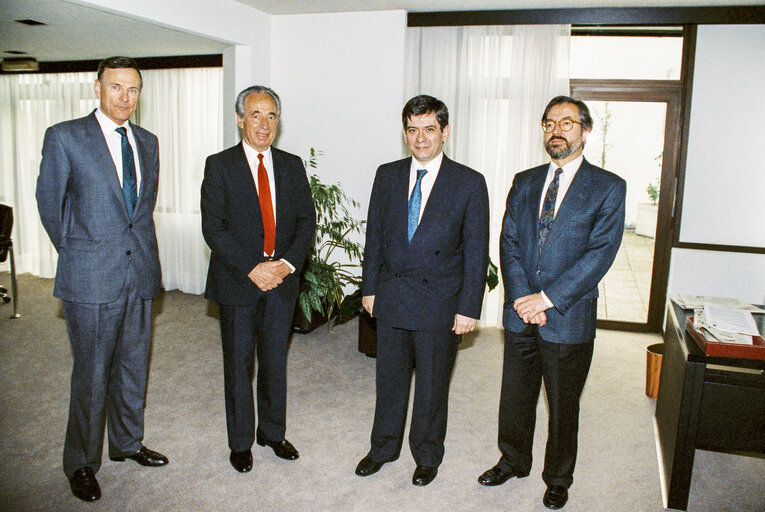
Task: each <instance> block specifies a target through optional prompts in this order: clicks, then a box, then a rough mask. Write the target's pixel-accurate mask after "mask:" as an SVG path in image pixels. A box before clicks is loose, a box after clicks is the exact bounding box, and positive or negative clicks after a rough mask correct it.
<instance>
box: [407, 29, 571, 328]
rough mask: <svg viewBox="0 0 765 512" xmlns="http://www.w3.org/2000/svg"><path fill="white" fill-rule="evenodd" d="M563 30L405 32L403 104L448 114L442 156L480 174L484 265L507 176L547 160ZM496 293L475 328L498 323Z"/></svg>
mask: <svg viewBox="0 0 765 512" xmlns="http://www.w3.org/2000/svg"><path fill="white" fill-rule="evenodd" d="M570 32H571V27H570V25H531V26H525V25H510V26H478V27H434V28H424V27H417V28H409V29H407V40H406V57H407V60H406V78H405V91H406V97H407V98H410V97H412V96H415V95H417V94H430V95H432V96H436V97H437V98H439V99H441V100H443V101H444V103H446V105H447V107H448V108H449V124H450V125H451V138H450V140H449V141H448V142H447V144H446V146H445V151H446V153H447V154H448V155H449V156H450V157H451V158H453V159H454V160H457V161H458V162H461V163H464V164H466V165H468V166H470V167H472V168H474V169H476V170H478V171H480V172H482V173H483V174H484V176H485V177H486V183H487V185H488V187H489V201H490V208H491V231H490V233H491V242H490V249H489V251H490V255H491V259H492V261H493V262H494V263H495V264H497V265H499V234H500V231H501V228H502V215H503V213H504V210H505V200H506V197H507V192H508V190H509V189H510V185H511V184H512V181H513V176H514V175H515V173H517V172H519V171H523V170H525V169H527V168H529V167H532V166H534V165H539V164H541V163H543V162H545V160H546V159H547V158H548V157H547V155H546V153H545V152H544V148H543V147H542V130H541V129H540V128H539V121H540V118H541V115H542V112H543V110H544V107H545V105H546V104H547V102H548V101H549V100H550V99H551V98H552V97H554V96H556V95H558V94H568V92H569V83H568V55H569V38H570ZM503 295H504V293H503V291H502V287H501V285H500V287H498V288H497V289H495V290H494V291H492V292H491V293H488V294H487V295H486V297H485V302H484V309H483V311H482V318H481V324H482V325H497V326H500V325H501V322H502V298H503Z"/></svg>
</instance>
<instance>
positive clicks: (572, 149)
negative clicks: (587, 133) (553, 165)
mask: <svg viewBox="0 0 765 512" xmlns="http://www.w3.org/2000/svg"><path fill="white" fill-rule="evenodd" d="M559 140H560V139H559ZM562 140H563V142H565V143H566V145H565V146H560V147H558V148H554V147H553V146H552V145H551V144H550V143H551V142H552V139H550V140H548V141H547V142H546V143H545V150H546V151H547V154H548V155H550V157H552V158H553V159H555V160H563V159H564V158H568V157H569V156H571V155H573V154H574V153H576V152H577V151H579V149H580V148H582V147H584V144H583V143H582V142H579V143H577V144H571V143H570V142H569V141H567V140H565V139H562Z"/></svg>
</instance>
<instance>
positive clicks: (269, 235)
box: [258, 154, 276, 256]
mask: <svg viewBox="0 0 765 512" xmlns="http://www.w3.org/2000/svg"><path fill="white" fill-rule="evenodd" d="M258 200H259V201H260V215H261V217H263V233H264V237H265V240H263V252H265V253H266V254H268V255H269V256H273V255H274V245H275V244H276V222H275V221H274V206H273V203H272V202H271V186H270V185H269V184H268V174H267V173H266V166H265V165H263V155H261V154H258Z"/></svg>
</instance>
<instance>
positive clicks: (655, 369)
mask: <svg viewBox="0 0 765 512" xmlns="http://www.w3.org/2000/svg"><path fill="white" fill-rule="evenodd" d="M663 355H664V343H656V344H654V345H649V346H648V348H647V349H646V362H645V396H647V397H649V398H653V399H654V400H656V398H657V397H658V396H659V380H660V379H661V359H662V356H663Z"/></svg>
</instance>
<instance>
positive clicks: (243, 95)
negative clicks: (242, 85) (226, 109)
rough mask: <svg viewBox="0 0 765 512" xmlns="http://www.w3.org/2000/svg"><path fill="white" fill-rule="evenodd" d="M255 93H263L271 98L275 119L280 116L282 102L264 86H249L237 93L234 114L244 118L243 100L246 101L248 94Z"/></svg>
mask: <svg viewBox="0 0 765 512" xmlns="http://www.w3.org/2000/svg"><path fill="white" fill-rule="evenodd" d="M255 93H265V94H268V95H269V96H271V98H273V100H274V103H276V117H281V116H282V100H280V99H279V95H278V94H276V92H275V91H274V90H273V89H271V88H270V87H266V86H265V85H251V86H250V87H248V88H247V89H245V90H243V91H242V92H240V93H239V95H238V96H237V97H236V113H237V114H238V115H239V116H244V100H246V99H247V96H249V95H250V94H255Z"/></svg>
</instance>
